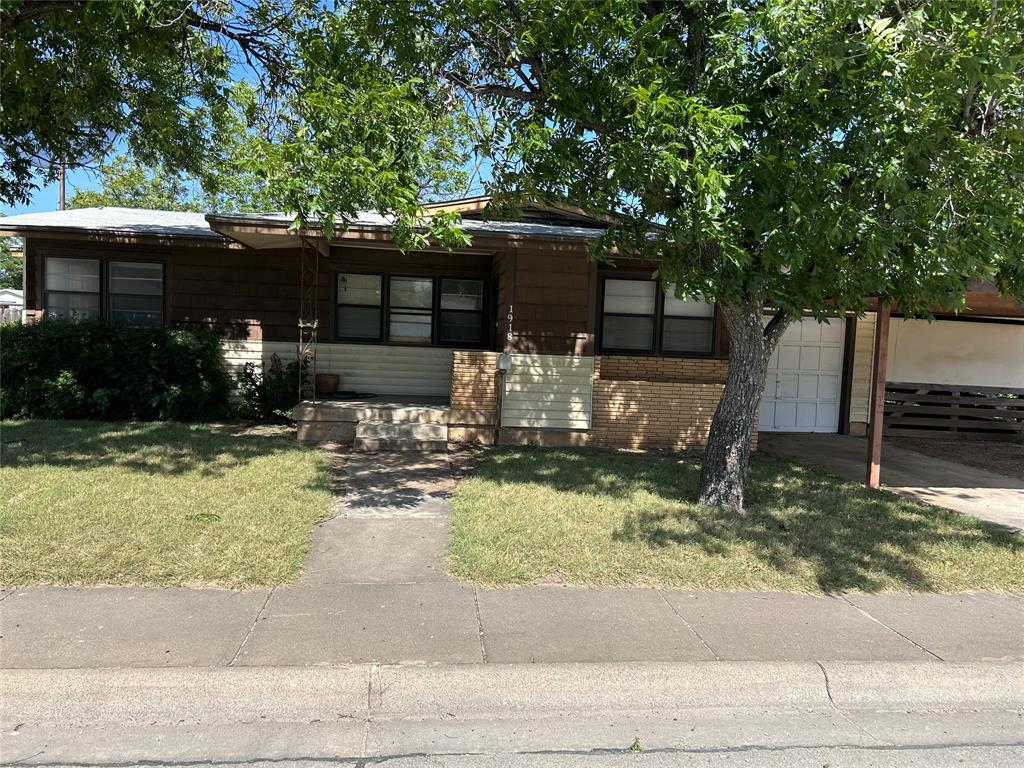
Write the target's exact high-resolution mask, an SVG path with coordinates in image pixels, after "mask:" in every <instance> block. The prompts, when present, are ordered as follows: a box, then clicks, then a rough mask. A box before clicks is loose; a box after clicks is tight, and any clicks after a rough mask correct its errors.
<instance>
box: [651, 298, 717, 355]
mask: <svg viewBox="0 0 1024 768" xmlns="http://www.w3.org/2000/svg"><path fill="white" fill-rule="evenodd" d="M714 340H715V305H714V304H710V303H708V302H706V301H702V300H701V299H677V298H676V292H675V286H673V285H669V286H667V287H666V289H665V309H664V318H663V319H662V330H661V349H662V351H663V352H692V353H694V354H700V355H710V354H711V353H712V352H713V351H714Z"/></svg>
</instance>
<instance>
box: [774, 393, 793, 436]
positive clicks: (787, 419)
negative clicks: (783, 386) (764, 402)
mask: <svg viewBox="0 0 1024 768" xmlns="http://www.w3.org/2000/svg"><path fill="white" fill-rule="evenodd" d="M795 426H796V403H787V402H784V401H782V400H776V401H775V428H776V429H783V428H785V427H789V428H793V427H795Z"/></svg>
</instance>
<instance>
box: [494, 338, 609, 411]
mask: <svg viewBox="0 0 1024 768" xmlns="http://www.w3.org/2000/svg"><path fill="white" fill-rule="evenodd" d="M593 386H594V358H592V357H569V356H565V355H512V368H511V370H510V371H509V372H508V373H507V374H506V375H505V389H504V394H503V397H502V401H501V423H502V426H506V427H520V428H539V429H590V418H591V411H592V401H593Z"/></svg>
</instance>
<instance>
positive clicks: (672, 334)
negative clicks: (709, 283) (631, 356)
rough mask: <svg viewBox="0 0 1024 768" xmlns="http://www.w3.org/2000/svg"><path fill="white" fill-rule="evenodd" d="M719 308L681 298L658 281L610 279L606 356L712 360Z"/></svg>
mask: <svg viewBox="0 0 1024 768" xmlns="http://www.w3.org/2000/svg"><path fill="white" fill-rule="evenodd" d="M714 343H715V305H714V304H712V303H709V302H706V301H702V300H700V299H697V298H691V299H679V298H676V295H675V288H674V286H672V285H667V286H665V288H664V289H663V290H662V289H660V284H659V283H658V282H657V281H656V280H644V279H629V278H612V277H609V278H606V279H605V280H604V288H603V296H602V311H601V351H602V352H613V353H614V352H622V353H648V354H652V353H657V354H666V355H687V354H689V355H710V354H712V353H713V352H714Z"/></svg>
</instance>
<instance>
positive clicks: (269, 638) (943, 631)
mask: <svg viewBox="0 0 1024 768" xmlns="http://www.w3.org/2000/svg"><path fill="white" fill-rule="evenodd" d="M0 635H2V636H0V666H2V667H4V668H76V667H83V668H97V667H215V666H227V667H235V666H311V665H338V664H348V663H354V662H378V663H407V662H415V663H423V662H427V663H475V664H480V663H484V662H487V663H505V662H528V663H532V662H564V661H574V662H631V661H688V662H692V661H712V662H714V661H930V662H937V661H958V662H960V661H1010V660H1024V595H1019V594H1017V595H1006V594H969V595H933V594H887V595H863V594H850V595H845V596H841V597H821V596H807V595H796V594H788V593H721V592H719V593H715V592H687V591H674V590H654V589H586V588H582V587H530V588H519V589H506V590H492V589H476V588H474V587H472V586H469V585H465V584H460V583H455V582H444V581H436V580H435V581H422V582H414V583H377V584H332V585H322V586H313V585H297V586H291V587H279V588H276V589H257V590H248V591H245V592H234V591H230V590H217V589H137V588H120V587H96V588H81V589H77V588H49V587H38V588H26V589H18V590H14V591H8V592H7V593H5V594H4V595H3V597H2V601H0Z"/></svg>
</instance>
